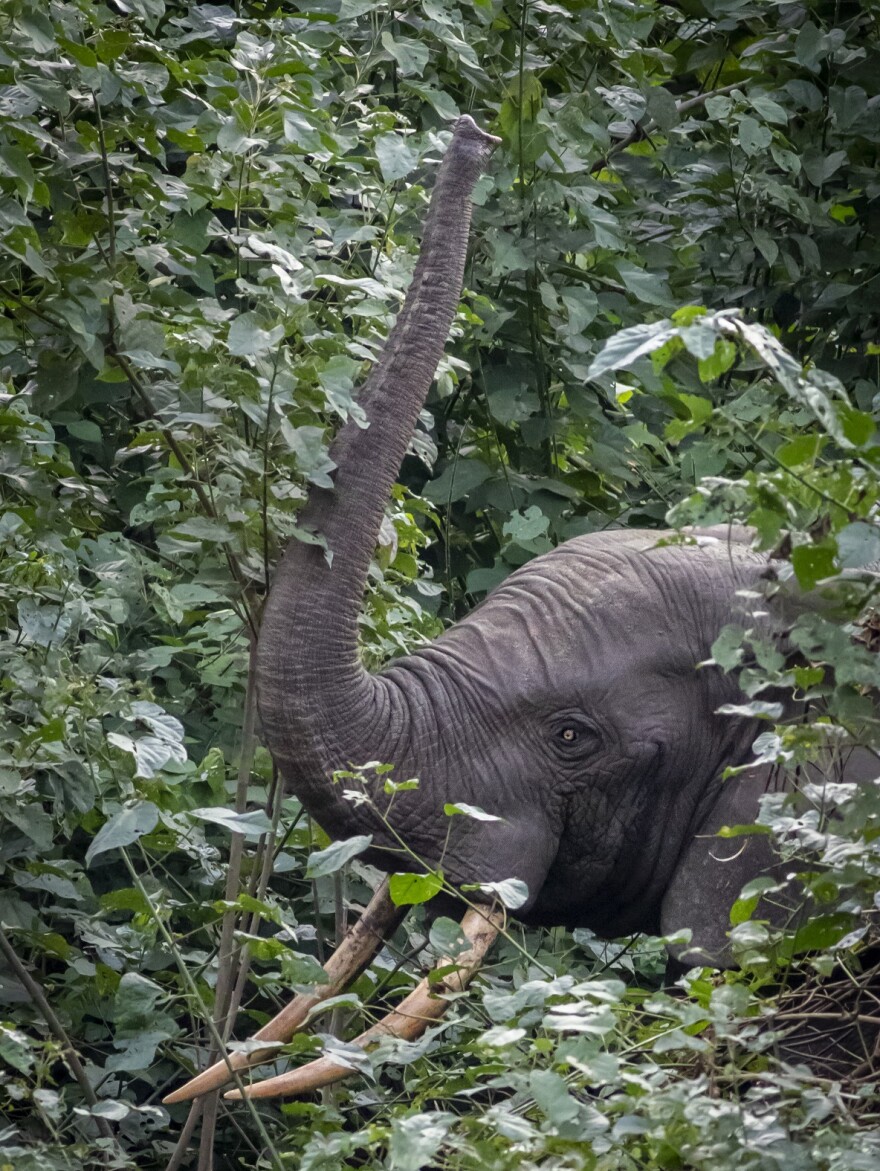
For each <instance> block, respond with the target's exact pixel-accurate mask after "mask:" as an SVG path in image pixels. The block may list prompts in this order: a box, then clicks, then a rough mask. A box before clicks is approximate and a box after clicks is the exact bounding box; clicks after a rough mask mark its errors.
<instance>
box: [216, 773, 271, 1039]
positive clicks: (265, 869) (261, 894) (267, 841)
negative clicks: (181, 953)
mask: <svg viewBox="0 0 880 1171" xmlns="http://www.w3.org/2000/svg"><path fill="white" fill-rule="evenodd" d="M273 783H274V785H275V791H274V793H273V795H272V798H271V805H270V808H271V810H272V829H271V832H270V833H268V834H264V835H263V837H262V838H260V842H259V845H258V847H257V851H255V854H254V857H255V859H256V858H257V857H258V852H259V851H260V850H262V862H261V865H260V870H259V873H257V870H256V868H255V869H254V878H255V879H256V881H255V882H253V881H252V883H251V886H250V888H249V889H248V894H250V895H253V896H254V897H255V898H257V899H259V901H260V902H262V901H263V899H264V898H265V897H266V891H267V889H268V887H269V879H270V878H271V877H272V863H273V862H274V854H275V844H276V842H277V840H278V823H279V821H280V819H281V803H282V801H283V800H284V785H283V784H282V783H281V780H280V778H279V776H278V772H277V769H276V770H274V781H273ZM259 923H260V913H259V911H254V913H253V914H252V915H251V917H250V920H249V924H248V928H247V931H248V934H249V935H256V933H257V928H258V927H259ZM250 967H251V956H250V952H249V950H248V949H247V948H242V949H241V951H240V952H239V960H238V977H237V979H236V981H235V987H234V988H233V990H232V996H231V998H230V1002H229V1013H228V1015H229V1019H230V1020H235V1017H236V1015H237V1014H238V1009H239V1005H240V1004H241V1001H242V997H243V996H244V989H245V985H246V984H247V978H248V973H249V972H250Z"/></svg>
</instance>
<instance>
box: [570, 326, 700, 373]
mask: <svg viewBox="0 0 880 1171" xmlns="http://www.w3.org/2000/svg"><path fill="white" fill-rule="evenodd" d="M677 332H678V330H677V329H676V327H675V326H674V325H671V324H670V323H669V322H668V321H655V322H652V323H650V324H642V325H634V326H632V327H631V328H630V329H622V330H620V332H619V333H616V334H614V335H613V336H612V337H611V338H609V339H608V341H607V342H605V345H604V346H603V347H602V350H601V353H600V354H599V355H598V357H596V358H594V359H593V362H592V364H591V366H590V368H589V370H588V371H587V377H588V378H598V377H600V375H602V374H605V373H607V372H608V371H609V370H625V369H627V368H628V367H630V366H632V364H633V363H634V362H635V361H637V360H638V359H639V358H643V357H644V356H645V355H646V354H650V353H652V352H653V351H654V350H658V349H659V348H660V347H661V346H662V345H665V344H666V342H668V341H669V339H670V338H672V337H675V336H676V334H677Z"/></svg>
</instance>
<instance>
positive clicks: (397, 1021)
mask: <svg viewBox="0 0 880 1171" xmlns="http://www.w3.org/2000/svg"><path fill="white" fill-rule="evenodd" d="M505 920H506V913H505V911H504V910H503V908H502V909H498V908H497V907H496V908H494V909H493V910H490V911H487V910H485V909H478V908H471V909H470V910H468V911H466V912H465V914H464V917H463V919H462V921H461V927H462V931H463V932H464V934H465V936H466V937H467V939H468V941H469V942H470V945H471V946H470V948H469V950H468V951H466V952H465V953H464V954H463V955H459V956H456V957H455V958H452V957H444V958H443V959H441V960H440V962H439V964H438V965H437V968H438V969H443V968H447V967H449V966H450V965H453V964H454V965H455V966H456V970H455V971H454V972H452V973H450V974H449V975H448V976H444V977H443V978H442V979H441V980H439V981H437V980H434V981H432V979H431V977H430V976H426V977H425V979H424V980H422V981H421V982H420V983H419V984H418V985H417V986H416V987H415V988H414V989H413V991H412V992H410V994H409V995H408V996H407V997H405V999H404V1000H403V1001H401V1003H400V1004H399V1005H398V1007H397V1008H396V1009H394V1010H393V1011H392V1012H390V1013H388V1014H387V1016H384V1017H383V1018H382V1019H381V1020H380V1021H378V1022H377V1023H376V1024H375V1025H373V1026H372V1028H369V1029H367V1031H366V1032H365V1033H361V1035H360V1036H359V1037H358V1038H357V1039H356V1040H355V1041H354V1044H355V1045H359V1046H360V1047H361V1048H366V1047H367V1046H368V1045H372V1044H373V1043H374V1042H376V1041H379V1040H381V1038H382V1037H389V1036H390V1037H400V1038H402V1039H403V1040H406V1041H412V1040H414V1039H415V1038H416V1037H420V1036H421V1035H422V1033H423V1032H424V1031H425V1029H426V1028H427V1026H428V1025H429V1024H430V1023H431V1022H432V1021H435V1020H437V1019H438V1018H440V1017H442V1016H443V1014H444V1013H445V1012H446V1010H447V1009H448V1007H449V1002H448V1001H447V1000H445V999H444V998H443V996H442V995H440V994H441V993H443V992H462V991H464V989H465V988H466V987H467V986H468V984H469V983H470V981H471V979H472V978H473V977H474V975H475V974H476V972H477V971H478V969H479V967H480V963H481V961H482V959H483V956H484V955H485V954H486V952H487V951H488V950H489V948H490V947H491V946H492V943H493V942H494V940H495V938H496V936H497V935H498V932H499V931H501V930H502V929H503V928H504V924H505ZM356 1072H357V1071H356V1070H354V1069H352V1068H351V1066H344V1065H339V1064H338V1063H337V1062H335V1061H334V1060H333V1059H332V1058H330V1057H320V1058H318V1060H317V1061H310V1062H309V1063H308V1065H303V1066H301V1067H300V1068H299V1069H295V1070H293V1071H291V1072H290V1073H283V1074H281V1075H280V1076H279V1077H273V1078H269V1079H268V1080H266V1081H263V1082H256V1083H255V1084H254V1085H252V1086H248V1087H246V1088H245V1090H244V1093H242V1091H241V1090H237V1089H236V1090H229V1091H228V1092H227V1093H226V1094H224V1095H223V1096H224V1097H225V1098H227V1099H229V1100H231V1101H235V1100H239V1099H241V1098H242V1097H247V1098H278V1097H281V1096H283V1095H290V1094H305V1093H311V1092H313V1091H314V1090H319V1089H322V1088H323V1087H324V1086H329V1085H332V1084H333V1083H334V1082H338V1081H341V1080H342V1079H343V1078H345V1077H349V1076H350V1075H351V1074H352V1073H356Z"/></svg>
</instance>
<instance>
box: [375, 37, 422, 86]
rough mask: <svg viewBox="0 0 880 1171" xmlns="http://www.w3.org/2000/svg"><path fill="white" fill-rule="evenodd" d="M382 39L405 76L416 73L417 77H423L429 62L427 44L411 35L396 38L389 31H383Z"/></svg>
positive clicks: (383, 44) (385, 47) (383, 45)
mask: <svg viewBox="0 0 880 1171" xmlns="http://www.w3.org/2000/svg"><path fill="white" fill-rule="evenodd" d="M381 39H382V47H383V48H384V49H385V50H386V51H387V52H389V53H390V54H391V56H392V57H393V58H394V60H395V61H396V62H397V67H398V69H399V70H400V72H401V73H402V74H403V75H404V76H406V75H407V74H415V75H416V76H417V77H421V75H422V73H423V72H424V68H425V66H426V65H427V63H428V57H429V50H428V47H427V45H423V44H422V43H421V42H420V41H415V40H413V39H412V38H411V37H405V38H401V39H400V40H396V39H395V38H394V37H393V36H392V35H391V33H390V32H387V31H386V32H383V33H382V38H381Z"/></svg>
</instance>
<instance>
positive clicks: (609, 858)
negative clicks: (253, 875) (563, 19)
mask: <svg viewBox="0 0 880 1171" xmlns="http://www.w3.org/2000/svg"><path fill="white" fill-rule="evenodd" d="M498 141H499V140H498V139H496V138H494V137H493V136H491V135H489V134H487V133H485V132H484V131H482V130H481V129H480V128H478V126H477V125H476V123H475V122H474V121H473V120H472V119H471V118H470V117H469V116H463V117H461V118H459V119H458V121H457V123H456V125H455V128H454V132H453V135H452V139H451V142H450V144H449V147H448V149H447V151H446V154H445V157H444V159H443V162H442V165H441V167H440V170H439V174H438V178H437V181H436V184H435V187H434V191H433V195H432V199H431V203H430V208H429V212H428V216H427V220H426V223H425V227H424V234H423V242H422V248H421V253H420V257H419V260H418V263H417V265H416V268H415V272H414V275H413V278H412V283H411V286H410V288H409V291H408V294H407V297H406V300H405V303H404V305H403V308H402V309H401V311H400V314H399V316H398V318H397V321H396V323H395V325H394V327H393V329H392V331H391V333H390V335H389V337H388V339H387V343H386V345H385V347H384V350H383V352H382V354H381V356H380V358H379V359H378V362H377V363H376V365H375V367H374V368H373V370H372V372H371V373H370V375H369V377H368V378H367V380H366V382H365V384H364V385H363V387H362V389H361V391H360V394H359V396H358V403H359V405H360V407H361V409H362V410H363V412H364V413H365V416H366V419H367V425H363V423H362V421H361V423H359V422H357V421H355V420H351V421H349V422H348V423H347V424H346V425H345V426H344V427H343V428H342V429H341V430H340V431H339V433H338V434H337V436H336V438H335V440H334V442H333V444H332V448H331V452H330V454H331V458H332V460H333V462H334V464H335V472H334V473H333V487H332V488H321V487H313V488H312V489H311V491H310V495H309V498H308V501H307V503H306V505H305V507H304V508H303V510H302V512H301V514H300V516H299V518H298V524H299V527H300V528H302V529H304V530H306V531H307V532H308V533H310V534H313V543H307V542H304V541H302V540H292V541H291V543H290V544H289V546H288V548H287V550H286V552H285V553H284V555H283V558H282V559H281V561H280V564H279V565H278V567H277V570H276V573H275V577H274V581H273V583H272V587H271V592H270V594H269V597H268V601H267V604H266V606H265V611H264V615H263V619H262V625H261V631H260V635H259V642H258V646H257V652H256V672H257V686H258V705H259V717H260V723H261V727H262V734H263V737H264V739H265V743H266V745H267V746H268V748H269V750H270V752H271V755H272V757H273V760H274V761H275V764H276V765H277V767H278V769H279V770H280V772H281V774H282V776H283V778H284V781H285V784H286V785H287V787H288V789H289V790H290V791H292V792H293V793H294V794H296V796H297V797H298V798H299V800H300V801H301V802H302V804H303V805H304V806H305V808H306V809H307V810H308V811H309V813H310V814H311V815H312V816H313V817H314V818H315V820H316V821H317V822H318V823H319V824H320V825H321V826H322V827H323V828H324V829H325V830H326V832H327V833H328V834H329V835H331V836H332V837H335V838H348V837H351V836H353V835H359V834H370V835H371V838H372V840H371V843H370V847H369V850H368V852H367V854H366V855H365V857H366V858H367V860H369V861H370V862H372V863H374V864H376V865H377V866H379V867H380V868H382V869H384V870H385V871H400V870H404V871H405V870H412V869H413V868H414V862H413V858H414V857H415V858H417V859H419V860H421V862H422V863H423V864H424V866H426V867H431V868H435V869H442V872H443V875H444V876H445V879H446V880H447V882H448V883H450V884H451V885H452V886H453V887H456V888H465V889H467V888H472V887H473V886H474V885H475V884H481V885H482V890H481V891H478V892H477V894H476V895H475V896H472V898H473V897H475V898H477V899H483V900H486V905H485V909H484V910H482V911H481V910H480V905H479V904H477V905H476V906H475V907H474V908H472V910H471V911H470V912H469V914H470V915H471V924H470V926H471V929H472V930H471V932H470V936H471V938H472V941H473V943H474V946H473V948H472V952H473V953H474V955H476V954H477V953H479V952H480V949H481V948H482V949H483V950H485V946H488V943H487V940H486V937H487V936H488V937H489V938H491V935H492V931H493V930H494V928H495V927H496V926H497V923H498V922H499V918H498V916H499V910H498V908H497V907H496V908H494V909H491V908H490V907H489V903H490V902H491V893H490V892H491V890H492V884H495V889H496V890H497V889H498V884H502V883H504V882H505V880H509V879H517V880H519V884H521V885H520V886H518V887H517V889H518V890H520V891H521V892H522V901H521V905H519V906H518V907H517V908H516V910H515V913H516V915H517V917H518V918H519V919H521V920H522V921H524V922H525V923H526V924H537V925H564V926H567V927H590V928H592V929H593V930H594V931H595V932H596V933H598V934H599V935H603V936H606V937H615V936H620V935H623V934H628V933H632V932H643V931H644V932H653V933H667V932H670V931H672V930H675V929H679V928H683V927H689V928H690V929H691V931H692V939H691V943H690V945H689V946H683V947H679V949H678V951H677V953H676V954H677V957H678V959H679V961H680V962H682V963H684V964H687V963H699V964H703V963H707V962H708V963H713V964H720V965H724V964H728V963H730V962H731V960H730V956H729V953H728V948H727V939H726V928H727V926H728V923H729V919H728V911H729V907H730V904H731V902H732V901H733V900H734V899H735V898H736V897H737V895H738V893H739V890H740V888H741V886H742V884H743V883H744V882H745V881H746V880H747V879H749V878H750V877H754V876H755V875H756V874H760V873H762V872H764V871H767V870H772V868H773V866H774V865H775V861H774V857H773V854H772V852H771V851H770V849H769V847H768V846H767V844H766V839H765V838H763V837H751V838H745V839H742V838H740V839H737V840H735V841H734V842H732V843H730V842H728V843H721V842H720V841H719V840H718V839H714V840H713V835H714V834H715V832H716V831H717V829H718V828H719V827H720V826H721V825H723V824H738V823H747V822H751V821H753V820H754V817H755V813H756V810H757V805H758V801H759V798H760V795H761V793H762V792H763V791H764V790H765V789H766V787H767V786H768V784H770V783H771V782H772V770H770V769H769V768H768V767H767V766H761V767H755V768H748V765H749V762H750V761H751V760H752V759H753V753H752V745H753V742H754V741H755V738H756V735H757V733H758V732H759V731H760V725H759V722H758V721H757V720H755V719H754V718H751V717H749V716H747V715H734V716H731V715H725V714H721V713H720V711H719V709H722V708H724V707H725V705H736V704H741V703H742V702H743V695H742V692H741V689H740V686H739V682H738V680H737V677H736V674H735V673H727V672H725V671H723V670H721V669H720V668H719V667H717V666H715V665H713V664H712V662H711V647H712V644H713V642H714V640H715V639H716V638H717V636H718V634H719V632H720V631H721V630H722V629H723V628H724V627H725V626H726V625H727V624H729V623H731V622H734V621H737V620H740V621H742V622H745V623H747V624H748V625H749V626H751V627H753V628H757V629H760V630H761V631H763V632H764V633H765V634H766V635H767V636H768V637H771V638H776V639H779V638H781V637H782V636H783V634H784V632H785V630H786V628H787V625H788V624H790V622H791V620H792V613H793V612H794V609H796V607H797V605H798V602H797V599H796V597H794V596H793V595H792V594H791V592H790V591H788V590H787V589H786V588H785V587H784V583H781V582H780V581H779V580H778V577H779V575H778V573H777V571H776V568H775V567H774V563H773V562H772V561H771V560H770V559H769V558H768V557H767V556H766V555H764V554H761V553H758V552H755V551H754V549H753V540H752V534H751V533H750V532H749V531H748V530H746V529H744V528H737V527H731V528H726V527H725V528H718V529H704V530H696V531H694V532H692V533H690V534H687V535H685V536H684V537H682V535H681V534H676V533H673V532H658V531H654V530H651V531H636V530H622V531H610V532H603V533H595V534H590V535H586V536H579V537H576V538H574V539H572V540H569V541H568V542H566V543H564V544H562V545H560V546H559V547H558V548H556V549H554V550H553V551H551V552H549V553H546V554H544V555H542V556H539V557H536V558H535V559H534V560H532V561H530V562H528V563H527V564H526V565H524V566H523V567H521V568H519V569H518V570H516V571H515V572H514V573H512V574H511V575H510V576H509V577H508V578H507V579H506V580H505V581H504V582H503V583H502V584H501V585H500V586H499V587H498V588H496V589H495V590H494V592H492V593H491V594H490V595H489V596H488V598H487V599H486V600H485V601H483V602H482V604H481V605H479V606H478V607H476V609H474V610H473V611H472V612H471V613H470V614H468V615H467V616H466V617H464V618H463V619H462V620H460V621H459V622H458V623H456V624H455V625H453V626H452V627H451V628H450V629H448V630H447V631H446V632H445V633H443V634H442V635H441V636H440V637H439V638H438V639H437V640H436V641H435V642H433V643H432V644H431V645H429V646H426V647H425V648H423V649H420V650H418V651H416V652H415V653H413V654H410V655H409V656H407V657H403V658H398V659H397V660H395V661H393V662H392V663H391V664H390V665H389V666H387V667H386V668H385V669H384V670H382V671H380V672H379V673H377V674H370V673H368V672H367V671H366V670H365V668H364V667H363V666H362V665H361V662H360V660H359V653H358V615H359V610H360V607H361V605H362V601H363V594H364V590H365V586H366V582H367V575H368V571H369V566H370V561H371V558H372V556H373V553H374V550H375V546H376V541H377V536H378V533H379V528H380V525H381V522H382V518H383V513H384V508H385V504H386V501H387V499H388V496H389V493H390V491H391V488H392V485H393V483H394V481H395V478H396V476H397V474H398V471H399V468H400V464H401V462H402V460H403V457H404V455H405V453H406V450H407V446H408V444H409V442H410V439H411V436H412V433H413V430H414V428H415V425H416V421H417V419H418V415H419V412H420V410H421V409H422V407H423V404H424V401H425V398H426V397H427V394H428V391H429V389H430V386H431V383H432V380H433V377H434V373H435V370H436V367H437V364H438V361H439V359H440V357H441V354H442V351H443V348H444V345H445V343H446V339H447V335H448V332H449V328H450V325H451V322H452V318H453V315H454V313H455V310H456V307H457V305H458V302H459V298H460V295H461V287H462V279H463V271H464V264H465V259H466V253H467V248H468V238H469V225H470V215H471V195H472V191H473V188H474V185H475V183H476V181H477V180H478V178H479V177H480V175H481V173H482V171H483V169H484V167H485V165H486V163H487V160H488V158H489V156H490V154H491V152H492V150H493V148H494V146H495V144H496V143H497V142H498ZM365 761H371V762H381V763H383V764H389V765H393V766H394V771H393V773H392V774H390V776H391V777H393V778H394V780H396V781H398V782H400V781H404V780H408V779H409V778H418V786H417V787H410V786H407V785H400V786H399V787H398V788H396V789H395V785H394V784H390V785H389V784H388V776H389V774H385V773H381V772H379V773H375V772H373V773H371V772H370V771H369V770H368V769H365V770H362V771H363V775H364V776H365V777H366V781H365V785H364V790H363V791H359V792H352V791H351V789H350V788H349V789H348V790H347V788H346V784H347V782H346V781H345V780H342V781H339V780H337V781H335V782H334V780H333V778H334V776H336V775H337V774H339V773H340V772H348V773H349V775H350V774H351V772H352V770H353V767H355V766H360V765H362V764H363V762H365ZM737 768H744V769H745V770H746V771H745V772H744V773H742V774H741V775H740V776H738V777H737V776H734V777H733V778H732V779H730V780H723V779H722V778H723V775H724V773H725V770H728V769H737ZM388 790H391V791H390V792H389V791H388ZM462 803H464V805H465V809H466V810H467V809H468V808H469V807H476V808H477V809H478V810H480V811H482V814H478V815H472V816H467V815H465V816H452V817H450V816H449V814H448V811H447V812H445V811H444V810H445V809H447V810H448V806H450V805H459V806H460V805H461V804H462ZM725 847H726V848H727V850H728V852H727V854H725V853H724V852H723V851H724V848H725ZM719 848H720V850H721V852H719ZM725 858H727V862H725ZM695 892H699V893H698V897H696V898H695ZM777 897H778V896H777ZM794 898H795V896H794V895H793V896H792V899H794ZM374 903H375V900H374ZM793 905H794V903H793V901H791V905H790V906H789V907H788V908H787V909H785V908H783V912H784V913H785V914H788V913H790V911H791V908H792V906H793ZM400 913H401V912H399V911H397V910H396V909H394V908H393V907H391V906H390V904H389V903H388V900H387V897H386V898H385V902H384V904H382V905H381V906H380V905H379V904H376V905H374V906H373V905H371V908H370V909H369V911H368V912H367V915H366V916H365V917H364V919H363V920H362V921H361V925H362V933H363V934H364V937H365V938H366V937H367V936H370V935H371V934H372V935H373V936H376V937H378V936H379V935H381V934H382V933H383V932H387V930H389V929H390V928H391V927H392V926H393V925H394V924H395V923H396V922H397V920H398V918H399V916H400ZM501 913H502V914H503V912H501ZM771 913H772V909H771ZM776 913H777V914H778V913H780V912H779V911H777V912H776ZM474 923H476V925H477V928H478V930H477V931H476V933H475V932H474V930H473V927H474ZM487 923H488V924H489V926H488V928H486V924H487ZM481 924H482V926H483V927H484V928H486V929H485V930H483V933H482V935H480V931H479V928H480V925H481ZM369 946H373V947H374V946H375V939H373V940H372V942H371V943H370V944H369V945H368V947H367V952H366V953H359V955H358V957H357V958H353V959H352V958H349V959H344V960H343V959H340V960H339V962H338V966H337V968H334V969H333V971H332V972H330V973H329V974H328V985H327V989H329V991H330V992H332V991H333V990H336V989H338V987H339V986H340V983H341V982H342V978H343V974H345V975H348V976H350V975H351V974H352V973H353V972H354V971H356V970H358V968H361V967H363V966H364V962H365V960H364V954H366V955H367V960H368V958H369ZM342 951H343V949H340V952H342ZM471 961H473V962H471ZM458 962H459V963H460V965H461V967H462V971H463V975H462V983H463V982H464V979H465V978H466V977H467V976H468V975H469V974H470V971H471V970H472V969H473V967H475V965H476V961H475V960H474V959H473V955H472V956H471V957H470V959H468V957H464V958H460V959H459V961H458ZM346 965H348V967H346ZM343 969H345V971H344V973H343ZM341 973H342V974H341ZM434 999H435V1000H436V998H434ZM303 1003H305V1002H304V1001H303V1000H302V998H300V1001H299V1004H300V1008H299V1009H293V1010H292V1016H290V1019H289V1020H288V1021H287V1022H286V1024H287V1025H290V1024H291V1021H292V1022H293V1024H294V1025H295V1024H297V1023H299V1022H300V1020H301V1019H303V1018H304V1013H305V1012H306V1011H307V1009H308V1007H309V1006H310V1005H313V1004H314V1003H316V999H315V998H312V999H311V1000H310V1001H309V1002H308V1004H307V1005H306V1008H305V1009H302V1005H303ZM427 1006H428V1001H427V1000H426V999H423V1001H422V1002H421V1012H422V1013H425V1012H428V1007H427ZM300 1010H302V1011H300ZM297 1014H299V1015H297ZM404 1015H406V1014H404ZM413 1015H419V1014H413ZM294 1018H296V1019H295V1020H294ZM289 1032H290V1029H289V1028H286V1029H282V1028H281V1027H280V1026H279V1028H278V1029H276V1031H275V1032H274V1033H273V1032H272V1030H271V1029H270V1030H269V1031H268V1032H267V1031H266V1030H261V1032H260V1033H259V1034H257V1039H258V1040H266V1041H270V1040H272V1039H276V1040H277V1039H279V1038H281V1037H283V1036H284V1035H289ZM253 1059H254V1055H253V1054H251V1055H249V1056H247V1057H242V1056H241V1055H236V1062H235V1064H236V1065H237V1066H238V1067H239V1068H241V1067H243V1066H245V1065H247V1064H250V1063H251V1062H252V1060H253ZM230 1068H231V1063H230V1062H229V1061H228V1060H227V1061H226V1062H225V1063H222V1062H221V1063H219V1065H218V1067H215V1071H214V1075H213V1080H211V1078H207V1080H206V1075H204V1074H203V1075H200V1077H199V1078H196V1079H195V1081H194V1082H193V1083H190V1086H189V1087H184V1090H183V1091H177V1092H176V1093H175V1094H172V1095H170V1097H169V1099H168V1100H170V1101H179V1100H181V1099H182V1098H183V1097H187V1096H191V1095H192V1093H197V1092H204V1090H205V1089H211V1088H215V1087H216V1086H217V1085H218V1084H220V1083H221V1082H222V1081H224V1080H225V1079H226V1078H227V1077H228V1074H229V1070H230ZM208 1072H209V1073H210V1072H211V1071H208ZM275 1080H276V1081H277V1080H278V1079H275ZM270 1084H271V1083H264V1085H270ZM313 1084H320V1083H313ZM193 1087H195V1088H193ZM294 1088H295V1087H294ZM255 1089H256V1090H258V1089H259V1086H258V1087H251V1090H252V1091H253V1090H255ZM281 1089H282V1092H285V1090H284V1088H283V1087H281ZM289 1091H290V1087H289V1086H288V1089H287V1091H286V1092H289Z"/></svg>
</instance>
